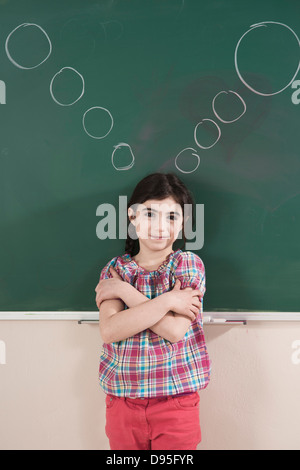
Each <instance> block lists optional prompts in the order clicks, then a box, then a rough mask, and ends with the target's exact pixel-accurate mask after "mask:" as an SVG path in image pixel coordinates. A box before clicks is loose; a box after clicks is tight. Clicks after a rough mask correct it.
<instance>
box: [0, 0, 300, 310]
mask: <svg viewBox="0 0 300 470" xmlns="http://www.w3.org/2000/svg"><path fill="white" fill-rule="evenodd" d="M0 25H1V27H0V64H1V67H0V80H1V82H0V123H1V126H0V133H1V140H0V142H1V145H0V215H1V217H0V250H1V251H0V310H2V311H11V312H13V311H64V310H65V311H93V310H95V311H97V308H96V305H95V301H94V295H95V294H94V288H95V285H96V283H97V282H98V278H99V274H100V271H101V269H102V267H103V266H104V265H105V264H106V263H107V262H108V261H109V260H110V259H111V258H112V257H114V256H116V255H119V254H123V253H124V247H125V240H124V239H120V238H118V237H117V238H116V239H113V240H112V239H106V240H100V239H99V238H98V236H97V234H96V226H97V223H98V222H99V217H97V215H96V211H97V207H98V206H99V205H101V204H104V203H107V204H112V205H114V207H115V208H116V211H117V214H118V209H119V196H127V197H129V196H130V194H131V192H132V190H133V188H134V187H135V185H136V184H137V182H138V181H139V180H140V179H142V178H143V177H144V176H146V175H147V174H149V173H152V172H154V171H162V172H174V173H175V174H177V175H178V176H179V177H180V178H181V179H182V181H183V182H184V183H185V184H186V185H187V186H188V188H189V189H190V190H191V191H192V193H193V195H194V199H195V202H196V203H199V204H204V214H205V216H204V220H205V223H204V246H203V248H201V249H195V250H193V249H192V248H190V249H191V251H194V252H195V253H196V254H198V255H199V256H200V257H201V258H202V260H203V262H204V264H205V267H206V276H207V291H206V295H205V302H204V310H206V311H216V310H230V311H235V310H245V311H252V310H253V311H281V312H285V311H290V312H291V311H300V308H299V280H300V249H299V240H300V217H299V213H300V212H299V209H300V156H299V145H300V134H299V124H300V106H299V102H300V92H299V88H300V82H299V81H298V83H297V79H298V80H299V79H300V74H299V75H298V71H299V59H300V52H299V51H300V48H299V39H298V38H299V36H300V4H299V2H295V1H291V0H288V1H284V2H283V1H281V0H265V1H263V2H262V1H261V0H252V1H251V2H241V1H238V0H218V1H217V0H210V1H202V0H99V1H90V0H77V1H75V0H74V1H72V2H69V1H64V0H60V1H57V0H51V2H50V1H43V2H41V1H39V0H23V1H22V2H19V1H16V0H11V1H9V0H0ZM297 75H298V77H297ZM117 223H118V220H117Z"/></svg>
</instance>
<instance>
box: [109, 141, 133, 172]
mask: <svg viewBox="0 0 300 470" xmlns="http://www.w3.org/2000/svg"><path fill="white" fill-rule="evenodd" d="M116 156H117V158H116ZM116 159H117V160H118V161H120V160H121V161H122V163H123V166H120V165H118V166H116V165H115V160H116ZM128 160H129V161H130V163H129V164H127V165H124V162H127V161H128ZM134 160H135V159H134V155H133V152H132V149H131V147H130V145H129V144H126V143H124V142H122V143H120V144H118V145H115V147H114V151H113V153H112V156H111V162H112V165H113V167H114V168H115V170H130V168H132V167H133V165H134Z"/></svg>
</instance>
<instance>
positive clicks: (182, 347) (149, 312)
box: [95, 173, 210, 450]
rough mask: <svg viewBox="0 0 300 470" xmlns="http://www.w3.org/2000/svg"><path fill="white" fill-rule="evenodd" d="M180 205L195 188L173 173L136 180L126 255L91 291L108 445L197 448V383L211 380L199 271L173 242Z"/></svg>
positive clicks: (181, 219) (197, 264) (179, 227)
mask: <svg viewBox="0 0 300 470" xmlns="http://www.w3.org/2000/svg"><path fill="white" fill-rule="evenodd" d="M185 204H186V205H188V207H192V205H193V200H192V196H191V194H190V193H189V191H188V190H187V188H186V187H185V185H184V184H183V183H182V182H181V181H180V180H179V179H178V177H177V176H176V175H174V174H172V173H168V174H163V173H153V174H151V175H148V176H147V177H145V178H144V179H143V180H141V181H140V182H139V184H138V185H137V186H136V188H135V189H134V192H133V194H132V196H131V199H130V201H129V202H128V207H127V210H128V217H129V221H130V225H129V227H128V236H127V240H126V244H125V254H123V255H121V256H116V257H114V258H113V259H112V260H111V261H109V262H108V263H107V264H106V266H105V267H104V268H103V269H102V271H101V275H100V282H99V283H98V285H97V287H96V289H95V291H96V293H97V295H96V303H97V306H98V308H99V323H100V334H101V337H102V340H103V343H104V344H103V349H102V354H101V359H100V368H99V378H100V385H101V387H102V388H103V390H104V392H105V393H106V394H107V396H106V427H105V431H106V434H107V437H108V439H109V443H110V448H111V449H112V450H128V449H131V450H132V449H135V450H137V449H140V450H168V449H176V450H180V449H196V447H197V444H198V443H199V442H200V441H201V430H200V422H199V395H198V390H200V389H203V388H205V387H206V386H207V385H208V382H209V379H210V360H209V357H208V354H207V349H206V344H205V339H204V334H203V323H202V312H203V295H204V293H205V270H204V265H203V263H202V261H201V259H200V258H199V257H198V256H197V255H195V254H194V253H192V252H191V251H186V252H184V251H182V250H181V249H177V250H175V251H174V250H173V244H174V242H175V241H176V239H177V238H178V235H179V232H180V231H181V230H182V231H183V237H184V241H186V237H185V233H184V222H185V221H186V220H187V219H188V217H189V216H190V215H188V216H186V215H185V214H184V209H185V206H184V205H185ZM186 207H187V206H186ZM137 244H138V249H137V246H136V245H137ZM136 251H137V254H134V253H135V252H136Z"/></svg>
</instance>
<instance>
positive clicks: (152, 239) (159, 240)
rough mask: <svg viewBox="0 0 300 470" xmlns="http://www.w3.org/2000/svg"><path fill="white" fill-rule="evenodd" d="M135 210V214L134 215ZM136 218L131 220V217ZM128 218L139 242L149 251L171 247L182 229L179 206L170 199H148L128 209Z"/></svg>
mask: <svg viewBox="0 0 300 470" xmlns="http://www.w3.org/2000/svg"><path fill="white" fill-rule="evenodd" d="M134 209H135V214H134ZM134 215H135V216H136V217H135V218H132V216H134ZM128 216H129V218H130V220H131V223H132V224H133V225H134V226H135V230H136V233H137V236H138V238H139V240H143V242H142V243H143V244H145V245H146V246H147V247H149V248H150V249H165V248H167V247H168V246H172V244H173V243H174V242H175V240H176V239H177V237H178V234H179V232H180V230H181V229H182V227H183V214H182V209H181V206H180V204H178V203H177V202H175V200H174V199H173V198H172V197H168V198H166V199H162V200H157V199H148V200H147V201H145V202H144V203H143V204H136V205H134V207H133V208H129V209H128Z"/></svg>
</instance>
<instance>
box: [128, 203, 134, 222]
mask: <svg viewBox="0 0 300 470" xmlns="http://www.w3.org/2000/svg"><path fill="white" fill-rule="evenodd" d="M128 218H129V221H130V222H131V223H132V224H133V225H134V224H135V215H134V212H133V210H132V209H131V208H130V207H129V209H128Z"/></svg>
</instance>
